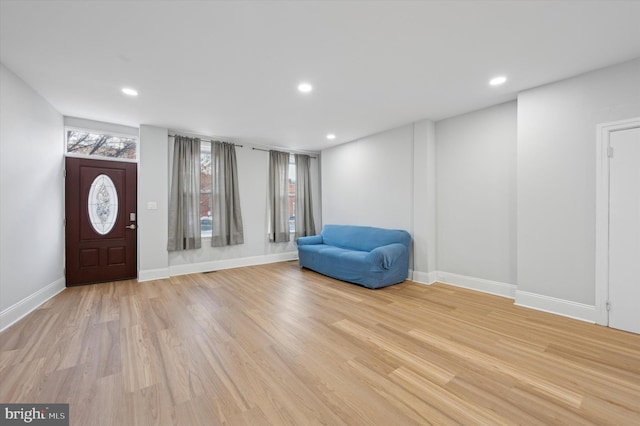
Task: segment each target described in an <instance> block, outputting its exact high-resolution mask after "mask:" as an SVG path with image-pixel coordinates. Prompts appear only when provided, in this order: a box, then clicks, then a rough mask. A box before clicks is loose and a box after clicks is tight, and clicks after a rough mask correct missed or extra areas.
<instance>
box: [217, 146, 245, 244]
mask: <svg viewBox="0 0 640 426" xmlns="http://www.w3.org/2000/svg"><path fill="white" fill-rule="evenodd" d="M211 161H212V163H213V164H212V167H213V169H212V172H211V175H212V179H213V203H212V204H213V213H212V214H213V229H212V234H211V245H212V246H213V247H222V246H229V245H234V244H242V243H244V231H243V227H242V211H241V210H240V193H239V190H238V171H237V167H236V147H235V145H233V144H232V143H225V142H216V141H214V142H212V146H211Z"/></svg>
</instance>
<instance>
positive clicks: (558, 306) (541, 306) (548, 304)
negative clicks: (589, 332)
mask: <svg viewBox="0 0 640 426" xmlns="http://www.w3.org/2000/svg"><path fill="white" fill-rule="evenodd" d="M515 305H518V306H523V307H525V308H531V309H535V310H538V311H543V312H549V313H551V314H556V315H562V316H564V317H569V318H574V319H577V320H581V321H586V322H590V323H595V322H596V318H597V312H596V307H595V306H592V305H585V304H584V303H577V302H572V301H570V300H564V299H557V298H555V297H550V296H543V295H540V294H535V293H529V292H527V291H520V290H517V291H516V300H515Z"/></svg>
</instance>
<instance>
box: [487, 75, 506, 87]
mask: <svg viewBox="0 0 640 426" xmlns="http://www.w3.org/2000/svg"><path fill="white" fill-rule="evenodd" d="M505 81H507V77H505V76H503V75H501V76H500V77H494V78H492V79H491V81H489V84H490V85H492V86H499V85H501V84H502V83H504V82H505Z"/></svg>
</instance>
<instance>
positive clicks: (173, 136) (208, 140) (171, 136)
mask: <svg viewBox="0 0 640 426" xmlns="http://www.w3.org/2000/svg"><path fill="white" fill-rule="evenodd" d="M168 136H169V137H170V138H175V137H176V136H182V135H168ZM183 137H188V138H190V137H191V136H183ZM198 139H200V140H201V141H203V142H222V141H214V140H211V139H202V138H198ZM225 143H230V144H231V145H233V146H238V147H240V148H242V147H243V146H244V145H240V144H237V143H233V142H225Z"/></svg>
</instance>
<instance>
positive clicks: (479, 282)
mask: <svg viewBox="0 0 640 426" xmlns="http://www.w3.org/2000/svg"><path fill="white" fill-rule="evenodd" d="M436 274H437V281H438V282H441V283H443V284H449V285H453V286H456V287H463V288H468V289H471V290H477V291H481V292H483V293H489V294H494V295H496V296H502V297H508V298H509V299H513V298H514V297H515V294H516V286H515V285H514V284H507V283H503V282H499V281H491V280H485V279H483V278H475V277H468V276H466V275H458V274H451V273H449V272H442V271H437V272H436Z"/></svg>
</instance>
